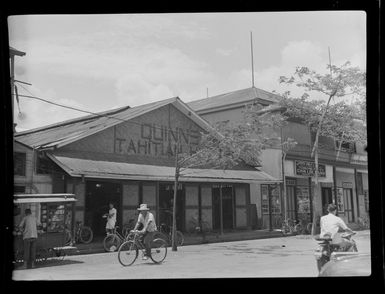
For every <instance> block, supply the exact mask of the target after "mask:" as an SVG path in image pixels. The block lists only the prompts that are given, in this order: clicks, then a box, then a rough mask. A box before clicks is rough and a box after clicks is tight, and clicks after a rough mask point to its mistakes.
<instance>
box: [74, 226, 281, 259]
mask: <svg viewBox="0 0 385 294" xmlns="http://www.w3.org/2000/svg"><path fill="white" fill-rule="evenodd" d="M277 237H282V234H281V233H280V232H277V231H269V230H242V231H234V232H225V233H223V235H221V234H219V233H211V234H208V235H206V236H205V238H204V240H203V238H202V235H198V234H184V244H183V246H186V245H198V244H203V243H218V242H230V241H242V240H255V239H266V238H277ZM74 246H75V247H76V249H73V250H69V251H67V255H81V254H93V253H103V252H105V250H104V248H103V239H97V240H95V241H93V242H91V243H90V244H82V243H79V244H75V245H74Z"/></svg>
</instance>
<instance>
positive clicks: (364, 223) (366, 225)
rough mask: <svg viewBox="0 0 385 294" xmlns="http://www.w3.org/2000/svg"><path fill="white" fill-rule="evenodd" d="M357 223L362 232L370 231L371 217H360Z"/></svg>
mask: <svg viewBox="0 0 385 294" xmlns="http://www.w3.org/2000/svg"><path fill="white" fill-rule="evenodd" d="M357 223H358V225H359V227H360V229H362V230H368V229H370V221H369V217H367V216H363V217H359V218H358V219H357Z"/></svg>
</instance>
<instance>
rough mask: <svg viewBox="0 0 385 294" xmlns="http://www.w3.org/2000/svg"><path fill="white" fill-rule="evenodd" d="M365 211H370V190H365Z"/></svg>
mask: <svg viewBox="0 0 385 294" xmlns="http://www.w3.org/2000/svg"><path fill="white" fill-rule="evenodd" d="M364 201H365V211H366V212H369V191H368V190H365V191H364Z"/></svg>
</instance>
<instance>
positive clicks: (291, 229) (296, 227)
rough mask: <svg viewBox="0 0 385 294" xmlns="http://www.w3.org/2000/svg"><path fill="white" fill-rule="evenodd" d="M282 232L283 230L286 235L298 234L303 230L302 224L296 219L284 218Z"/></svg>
mask: <svg viewBox="0 0 385 294" xmlns="http://www.w3.org/2000/svg"><path fill="white" fill-rule="evenodd" d="M281 232H282V235H284V236H286V235H288V234H294V235H296V234H299V233H300V232H302V225H301V224H300V223H298V222H297V221H296V220H293V219H290V218H288V219H286V220H283V222H282V225H281Z"/></svg>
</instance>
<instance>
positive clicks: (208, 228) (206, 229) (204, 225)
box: [202, 221, 211, 234]
mask: <svg viewBox="0 0 385 294" xmlns="http://www.w3.org/2000/svg"><path fill="white" fill-rule="evenodd" d="M202 231H203V232H204V233H205V234H209V233H210V232H211V226H210V224H209V223H208V222H205V221H203V222H202Z"/></svg>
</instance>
